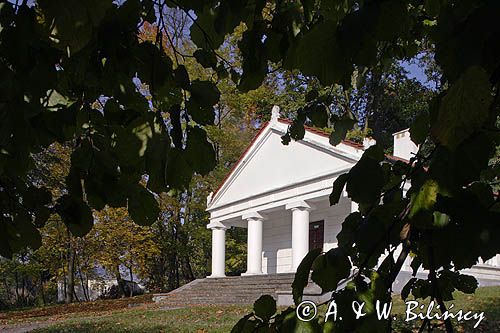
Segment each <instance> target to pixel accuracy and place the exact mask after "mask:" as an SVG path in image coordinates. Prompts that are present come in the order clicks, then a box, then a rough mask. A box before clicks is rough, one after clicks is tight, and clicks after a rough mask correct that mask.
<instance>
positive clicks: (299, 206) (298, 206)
mask: <svg viewBox="0 0 500 333" xmlns="http://www.w3.org/2000/svg"><path fill="white" fill-rule="evenodd" d="M285 209H287V210H292V211H293V210H307V211H310V210H313V209H314V206H313V205H310V204H308V203H307V202H305V201H304V200H299V201H295V202H292V203H289V204H287V205H286V206H285Z"/></svg>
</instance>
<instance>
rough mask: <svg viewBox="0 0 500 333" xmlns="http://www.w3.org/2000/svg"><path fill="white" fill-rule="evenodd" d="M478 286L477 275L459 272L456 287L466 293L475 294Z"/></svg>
mask: <svg viewBox="0 0 500 333" xmlns="http://www.w3.org/2000/svg"><path fill="white" fill-rule="evenodd" d="M477 287H478V282H477V280H476V278H475V277H473V276H471V275H466V274H459V275H458V277H457V279H456V281H455V288H457V289H458V290H460V291H461V292H463V293H466V294H473V293H474V292H475V291H476V289H477Z"/></svg>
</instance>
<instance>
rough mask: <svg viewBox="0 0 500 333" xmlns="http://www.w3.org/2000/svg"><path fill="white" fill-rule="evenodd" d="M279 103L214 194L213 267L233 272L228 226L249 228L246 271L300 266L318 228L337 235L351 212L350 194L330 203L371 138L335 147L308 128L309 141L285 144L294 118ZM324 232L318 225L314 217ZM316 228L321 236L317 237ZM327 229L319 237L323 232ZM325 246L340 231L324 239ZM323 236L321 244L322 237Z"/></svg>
mask: <svg viewBox="0 0 500 333" xmlns="http://www.w3.org/2000/svg"><path fill="white" fill-rule="evenodd" d="M278 111H279V110H278V109H277V108H274V109H273V117H272V119H271V121H270V122H269V123H267V124H265V125H264V126H263V127H262V129H261V130H260V132H259V133H258V134H257V136H256V138H255V139H254V140H253V142H252V143H251V145H250V146H249V147H248V149H247V150H246V152H245V153H244V154H243V156H242V157H241V158H240V160H239V161H238V163H236V165H235V167H234V168H233V170H232V171H231V172H230V174H229V175H228V176H227V177H226V179H225V181H224V182H223V184H222V185H221V187H220V188H219V189H218V190H217V191H216V192H215V193H214V194H212V195H211V196H209V198H208V200H207V201H208V203H207V206H208V207H207V210H208V211H209V212H210V224H209V225H208V226H207V227H208V228H209V229H211V230H212V274H211V275H210V277H223V276H225V269H224V262H225V232H226V230H227V229H228V228H232V227H233V228H246V229H247V235H248V239H247V246H248V248H247V271H246V272H245V273H244V275H259V274H271V273H287V272H294V271H296V269H297V266H298V265H299V264H300V262H301V261H302V259H303V258H304V256H305V255H306V254H307V253H308V252H309V250H310V246H311V245H310V238H311V237H313V236H314V235H320V236H321V238H322V237H323V231H324V233H325V234H326V233H327V232H328V234H330V235H334V236H335V235H336V234H337V233H338V232H339V231H340V224H341V223H342V221H343V219H344V217H345V216H346V215H347V214H349V213H350V211H351V207H352V205H351V201H350V199H348V198H347V197H343V198H342V200H341V202H340V203H339V205H337V206H335V207H330V205H329V201H328V196H329V194H330V192H331V188H332V184H333V181H334V180H335V179H336V177H338V176H339V175H341V174H343V173H345V172H347V171H348V170H349V169H350V168H351V167H352V166H353V165H354V164H355V163H356V162H357V161H358V160H359V158H360V157H361V155H362V153H363V149H364V147H363V145H359V144H355V143H351V142H342V143H340V144H339V145H337V146H335V147H333V146H331V145H330V144H329V142H328V137H327V136H326V135H325V134H324V133H322V132H318V131H314V130H312V129H308V130H307V132H306V135H305V137H304V139H303V140H301V141H298V142H295V141H293V142H291V143H290V144H289V145H288V146H285V145H283V144H282V143H281V136H282V135H283V134H285V133H286V131H287V128H288V126H289V122H288V121H286V120H283V119H279V118H278ZM313 222H314V223H316V224H315V225H314V226H315V227H316V228H318V231H321V234H320V233H319V232H316V233H314V230H312V231H311V223H313ZM311 232H313V236H311V235H312V234H311ZM320 236H317V238H318V237H320ZM312 239H313V240H314V241H315V244H314V246H318V244H321V247H323V248H324V249H325V250H326V249H328V248H331V247H334V246H335V245H336V239H335V237H330V238H328V237H326V239H316V238H312ZM318 242H319V243H318Z"/></svg>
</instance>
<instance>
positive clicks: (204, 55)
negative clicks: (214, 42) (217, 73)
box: [193, 49, 217, 69]
mask: <svg viewBox="0 0 500 333" xmlns="http://www.w3.org/2000/svg"><path fill="white" fill-rule="evenodd" d="M193 56H194V57H195V59H196V61H198V63H199V64H200V65H202V66H203V67H204V68H214V69H215V68H216V67H217V57H216V56H215V53H214V52H213V51H209V50H204V49H198V50H196V51H194V53H193Z"/></svg>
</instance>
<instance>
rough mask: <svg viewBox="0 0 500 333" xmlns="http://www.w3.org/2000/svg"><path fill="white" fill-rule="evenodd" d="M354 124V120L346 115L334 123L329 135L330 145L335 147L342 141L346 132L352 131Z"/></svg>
mask: <svg viewBox="0 0 500 333" xmlns="http://www.w3.org/2000/svg"><path fill="white" fill-rule="evenodd" d="M355 123H356V120H354V119H351V118H350V117H349V116H347V115H344V116H342V118H340V119H338V120H337V121H335V122H334V124H333V132H332V133H330V144H331V145H332V146H336V145H338V144H339V143H340V142H341V141H342V140H344V139H345V136H346V134H347V132H348V131H349V130H351V129H352V127H353V126H354V124H355Z"/></svg>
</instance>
